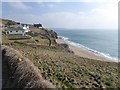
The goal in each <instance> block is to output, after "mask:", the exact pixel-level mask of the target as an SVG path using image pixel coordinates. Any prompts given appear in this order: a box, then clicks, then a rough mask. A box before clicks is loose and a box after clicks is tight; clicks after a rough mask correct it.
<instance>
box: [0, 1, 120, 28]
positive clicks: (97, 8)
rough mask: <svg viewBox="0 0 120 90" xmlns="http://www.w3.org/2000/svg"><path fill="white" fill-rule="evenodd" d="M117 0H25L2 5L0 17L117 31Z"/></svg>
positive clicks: (62, 26) (60, 25)
mask: <svg viewBox="0 0 120 90" xmlns="http://www.w3.org/2000/svg"><path fill="white" fill-rule="evenodd" d="M118 1H119V0H76V2H75V1H73V0H71V2H70V0H56V1H55V0H53V1H51V2H50V0H44V1H43V0H39V1H38V0H34V1H33V0H31V2H29V0H28V1H26V2H25V0H24V1H23V0H19V1H18V0H17V1H14V2H13V0H12V1H10V0H5V1H4V2H2V17H1V18H6V19H11V20H15V21H18V22H22V23H30V24H33V23H41V24H43V26H44V27H47V28H67V29H117V28H118Z"/></svg>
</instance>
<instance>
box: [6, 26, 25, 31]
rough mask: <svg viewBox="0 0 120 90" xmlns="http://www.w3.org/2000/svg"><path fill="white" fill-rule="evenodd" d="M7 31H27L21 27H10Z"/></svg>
mask: <svg viewBox="0 0 120 90" xmlns="http://www.w3.org/2000/svg"><path fill="white" fill-rule="evenodd" d="M5 30H7V31H25V30H24V29H23V28H21V27H17V28H14V27H9V28H7V29H5Z"/></svg>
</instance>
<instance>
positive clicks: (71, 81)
mask: <svg viewBox="0 0 120 90" xmlns="http://www.w3.org/2000/svg"><path fill="white" fill-rule="evenodd" d="M10 47H13V48H15V49H16V50H18V51H20V52H21V53H22V54H23V56H25V57H27V58H29V59H30V60H31V61H32V62H33V63H34V64H35V65H36V66H37V67H38V68H39V69H40V70H41V73H42V75H43V77H44V78H45V79H47V80H49V81H50V82H52V83H53V84H54V85H57V86H58V87H63V88H64V87H89V88H93V87H109V88H116V87H117V84H118V66H117V65H118V64H117V63H111V62H102V61H97V60H91V59H87V58H82V57H79V56H76V55H74V54H70V53H65V52H61V51H59V50H57V49H55V48H51V47H47V48H43V47H31V46H26V45H20V44H12V45H11V46H10Z"/></svg>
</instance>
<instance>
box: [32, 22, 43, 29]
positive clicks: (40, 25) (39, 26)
mask: <svg viewBox="0 0 120 90" xmlns="http://www.w3.org/2000/svg"><path fill="white" fill-rule="evenodd" d="M34 27H37V28H43V27H42V24H40V23H39V24H34Z"/></svg>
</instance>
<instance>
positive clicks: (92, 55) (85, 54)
mask: <svg viewBox="0 0 120 90" xmlns="http://www.w3.org/2000/svg"><path fill="white" fill-rule="evenodd" d="M56 41H57V43H59V44H62V43H65V44H68V46H69V48H70V50H72V51H73V52H74V54H75V55H78V56H80V57H85V58H90V59H95V60H101V61H108V62H114V60H113V59H109V58H107V57H104V56H101V55H98V54H95V53H93V52H91V51H88V50H86V49H83V48H80V47H77V46H74V45H71V44H69V43H68V42H67V41H65V40H63V39H56Z"/></svg>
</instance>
